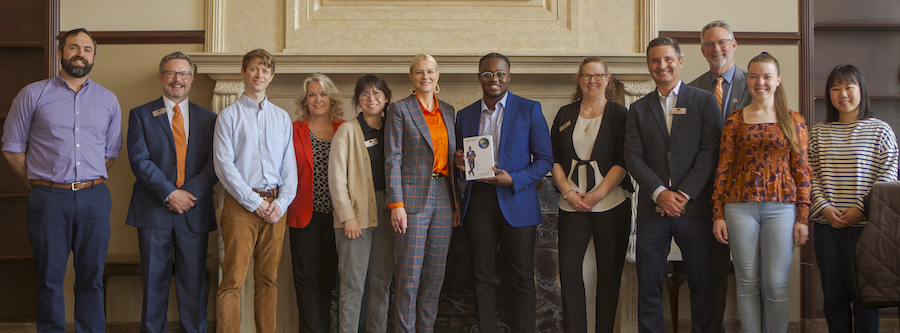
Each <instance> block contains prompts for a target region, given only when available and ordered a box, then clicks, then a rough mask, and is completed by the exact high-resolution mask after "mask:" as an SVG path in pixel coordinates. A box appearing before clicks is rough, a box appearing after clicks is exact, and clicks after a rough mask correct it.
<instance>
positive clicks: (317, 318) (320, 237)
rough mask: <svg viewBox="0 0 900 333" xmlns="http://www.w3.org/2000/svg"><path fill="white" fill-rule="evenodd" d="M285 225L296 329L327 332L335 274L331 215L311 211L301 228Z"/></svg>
mask: <svg viewBox="0 0 900 333" xmlns="http://www.w3.org/2000/svg"><path fill="white" fill-rule="evenodd" d="M288 229H289V230H288V232H289V233H290V237H291V263H292V264H293V268H294V289H296V292H297V308H298V309H299V310H300V332H302V333H313V332H315V333H322V332H331V312H330V310H331V301H332V290H333V289H334V287H335V285H336V282H335V280H336V277H337V250H336V248H335V244H334V218H333V217H332V214H323V213H319V212H313V215H312V219H311V220H310V222H309V225H307V226H306V227H305V228H288Z"/></svg>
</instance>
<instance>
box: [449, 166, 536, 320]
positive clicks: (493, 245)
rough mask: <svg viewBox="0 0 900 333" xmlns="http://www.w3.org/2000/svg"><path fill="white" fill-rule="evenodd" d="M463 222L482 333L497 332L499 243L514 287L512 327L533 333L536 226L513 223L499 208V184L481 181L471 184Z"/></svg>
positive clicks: (510, 281) (510, 282)
mask: <svg viewBox="0 0 900 333" xmlns="http://www.w3.org/2000/svg"><path fill="white" fill-rule="evenodd" d="M463 224H464V226H465V230H466V236H467V237H468V240H469V249H470V252H471V255H472V264H473V266H474V267H473V270H474V271H475V308H476V314H477V317H478V326H479V328H480V329H481V332H482V333H494V332H497V320H496V319H497V318H496V314H495V311H494V308H495V306H496V304H497V302H496V300H497V298H496V295H495V292H496V286H495V285H494V278H495V274H494V271H495V269H496V268H497V262H496V259H497V245H498V242H499V243H500V246H501V247H503V249H504V251H505V252H506V260H508V261H509V267H510V271H509V284H510V286H512V288H513V290H514V295H512V297H513V300H514V303H515V310H514V313H513V314H512V316H511V317H512V321H511V323H510V329H511V331H512V332H513V333H518V332H525V333H534V332H535V317H534V315H535V304H536V293H535V286H534V241H535V237H536V235H537V226H529V227H522V228H515V227H513V226H511V225H510V224H509V222H507V221H506V219H505V218H504V217H503V213H502V212H501V211H500V203H499V201H498V200H497V189H496V187H494V186H493V185H490V184H486V183H481V182H474V183H472V194H471V197H470V198H469V206H468V208H467V210H466V216H465V221H464V222H463Z"/></svg>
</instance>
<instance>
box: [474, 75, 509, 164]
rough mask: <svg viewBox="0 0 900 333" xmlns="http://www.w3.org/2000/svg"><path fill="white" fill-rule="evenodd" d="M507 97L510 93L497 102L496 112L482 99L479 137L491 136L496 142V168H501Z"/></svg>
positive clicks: (494, 147) (495, 105) (494, 146)
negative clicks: (501, 146) (502, 136)
mask: <svg viewBox="0 0 900 333" xmlns="http://www.w3.org/2000/svg"><path fill="white" fill-rule="evenodd" d="M507 97H509V92H506V93H505V94H503V98H500V100H499V101H497V104H494V111H491V110H490V109H488V106H487V104H485V103H484V98H482V99H481V128H480V129H479V131H478V135H490V136H491V140H493V141H494V145H493V150H494V166H495V167H499V166H498V163H499V160H500V155H499V154H500V150H499V149H500V131H501V130H502V128H503V113H504V112H505V111H506V98H507Z"/></svg>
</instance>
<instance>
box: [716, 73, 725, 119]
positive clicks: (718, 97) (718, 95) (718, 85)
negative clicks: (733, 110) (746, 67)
mask: <svg viewBox="0 0 900 333" xmlns="http://www.w3.org/2000/svg"><path fill="white" fill-rule="evenodd" d="M722 81H725V79H724V78H722V77H719V78H717V79H716V102H718V103H719V114H722V113H725V109H723V108H722V96H723V94H722Z"/></svg>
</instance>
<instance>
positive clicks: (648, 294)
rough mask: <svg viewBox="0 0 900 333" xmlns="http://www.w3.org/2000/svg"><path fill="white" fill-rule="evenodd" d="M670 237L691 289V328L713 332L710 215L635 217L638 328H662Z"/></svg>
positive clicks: (695, 332)
mask: <svg viewBox="0 0 900 333" xmlns="http://www.w3.org/2000/svg"><path fill="white" fill-rule="evenodd" d="M672 237H674V238H675V243H676V244H678V247H679V248H681V255H682V258H683V259H684V271H685V274H686V275H687V283H688V287H689V288H690V290H691V322H692V323H691V332H692V333H711V332H715V331H716V328H715V325H716V323H715V322H716V321H715V319H714V316H715V301H714V299H715V297H713V294H714V293H715V289H716V286H715V285H714V284H713V268H712V264H711V263H712V254H711V252H712V251H711V250H712V242H714V241H715V240H714V238H713V235H712V219H711V217H710V216H705V217H663V218H649V219H648V218H641V217H638V218H637V246H636V248H637V251H636V257H637V258H636V259H637V263H636V266H637V274H638V332H640V333H662V332H663V304H662V303H663V297H662V284H663V279H664V278H665V276H666V263H667V262H668V256H669V247H670V244H671V241H672Z"/></svg>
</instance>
